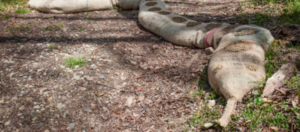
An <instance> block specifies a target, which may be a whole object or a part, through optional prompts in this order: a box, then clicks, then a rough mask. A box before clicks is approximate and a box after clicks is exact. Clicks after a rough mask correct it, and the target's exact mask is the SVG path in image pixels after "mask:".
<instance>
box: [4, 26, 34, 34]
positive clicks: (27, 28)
mask: <svg viewBox="0 0 300 132" xmlns="http://www.w3.org/2000/svg"><path fill="white" fill-rule="evenodd" d="M7 30H8V31H9V32H10V33H14V32H15V31H30V30H31V28H30V27H28V26H25V25H19V26H15V27H11V28H9V29H7Z"/></svg>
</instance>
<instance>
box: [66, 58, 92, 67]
mask: <svg viewBox="0 0 300 132" xmlns="http://www.w3.org/2000/svg"><path fill="white" fill-rule="evenodd" d="M65 62H66V67H71V68H74V67H75V66H79V67H81V66H84V65H85V64H86V63H87V62H88V61H87V60H85V59H84V58H83V57H78V58H77V59H74V58H68V59H65Z"/></svg>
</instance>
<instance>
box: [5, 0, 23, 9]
mask: <svg viewBox="0 0 300 132" xmlns="http://www.w3.org/2000/svg"><path fill="white" fill-rule="evenodd" d="M28 1H29V0H1V1H0V10H1V11H9V10H11V9H19V8H26V7H27V6H26V4H27V3H28Z"/></svg>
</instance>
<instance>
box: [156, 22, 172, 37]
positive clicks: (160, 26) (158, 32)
mask: <svg viewBox="0 0 300 132" xmlns="http://www.w3.org/2000/svg"><path fill="white" fill-rule="evenodd" d="M171 21H172V20H170V21H167V22H165V23H164V24H163V25H161V26H160V28H159V31H158V35H159V36H160V30H161V29H162V28H163V26H165V25H166V24H168V23H169V22H171Z"/></svg>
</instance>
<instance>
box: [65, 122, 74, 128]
mask: <svg viewBox="0 0 300 132" xmlns="http://www.w3.org/2000/svg"><path fill="white" fill-rule="evenodd" d="M74 127H75V123H70V124H69V125H68V128H67V129H72V128H74Z"/></svg>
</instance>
